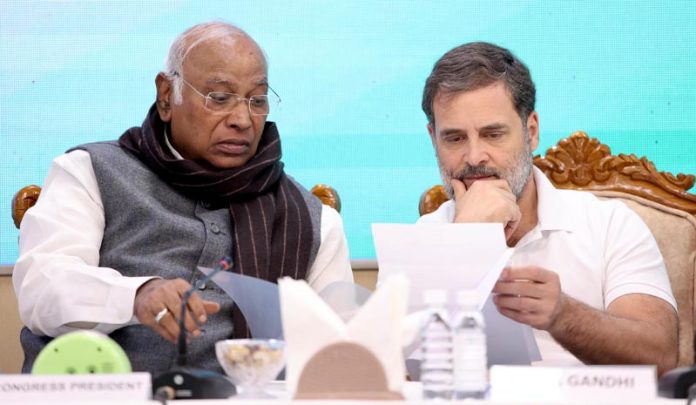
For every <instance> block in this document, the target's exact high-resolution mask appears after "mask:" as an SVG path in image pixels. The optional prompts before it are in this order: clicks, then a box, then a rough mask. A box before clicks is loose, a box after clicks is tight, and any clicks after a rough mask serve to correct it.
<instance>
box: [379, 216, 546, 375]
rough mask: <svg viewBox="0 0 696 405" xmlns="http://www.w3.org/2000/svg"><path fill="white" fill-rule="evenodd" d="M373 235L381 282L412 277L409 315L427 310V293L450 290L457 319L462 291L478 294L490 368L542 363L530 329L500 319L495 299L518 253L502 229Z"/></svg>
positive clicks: (402, 228) (418, 227)
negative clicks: (494, 292)
mask: <svg viewBox="0 0 696 405" xmlns="http://www.w3.org/2000/svg"><path fill="white" fill-rule="evenodd" d="M372 233H373V237H374V241H375V249H376V252H377V262H378V265H379V282H381V281H382V280H386V279H387V278H388V277H390V276H391V275H396V274H403V275H405V276H406V277H408V279H409V280H410V282H411V283H410V285H411V290H410V293H409V295H410V297H412V298H411V300H410V303H409V312H410V313H413V312H415V311H418V310H422V309H424V305H423V301H422V296H423V292H424V291H425V290H428V289H445V290H447V291H448V293H449V297H450V298H449V312H450V315H454V314H455V313H456V302H455V296H456V293H457V291H461V290H476V291H478V294H479V309H480V310H481V311H482V313H483V315H484V319H485V322H486V342H487V345H488V363H489V365H493V364H531V362H533V361H537V360H541V356H540V353H539V348H538V346H537V344H536V340H535V339H534V333H533V331H532V329H531V327H529V326H528V325H523V324H520V323H517V322H515V321H513V320H511V319H509V318H507V317H505V316H503V315H501V314H500V313H499V312H498V309H497V308H496V307H495V305H494V304H493V303H492V301H491V299H490V295H491V290H492V289H493V286H494V285H495V283H496V281H497V280H498V278H499V277H500V273H501V272H502V270H503V268H505V266H506V265H507V263H508V261H509V260H510V257H511V256H512V254H513V252H514V249H511V248H508V246H507V244H506V243H505V234H504V232H503V226H502V224H494V223H472V224H450V223H445V224H438V223H424V224H372ZM416 357H417V354H416ZM411 375H412V376H414V374H413V373H412V372H411Z"/></svg>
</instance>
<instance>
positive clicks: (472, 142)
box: [465, 137, 490, 166]
mask: <svg viewBox="0 0 696 405" xmlns="http://www.w3.org/2000/svg"><path fill="white" fill-rule="evenodd" d="M468 146H469V147H468V150H467V153H466V156H465V159H466V164H467V165H469V166H480V165H484V164H486V163H488V160H489V158H490V157H489V155H488V150H487V147H486V144H485V143H484V142H481V141H480V140H479V139H478V137H471V138H470V139H469V145H468Z"/></svg>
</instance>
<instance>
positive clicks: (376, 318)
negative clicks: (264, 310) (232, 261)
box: [278, 276, 409, 392]
mask: <svg viewBox="0 0 696 405" xmlns="http://www.w3.org/2000/svg"><path fill="white" fill-rule="evenodd" d="M278 286H279V289H280V307H281V318H282V321H283V331H284V335H285V341H286V342H287V347H286V360H287V366H286V374H285V375H286V387H287V389H288V391H290V392H295V390H296V388H297V383H298V379H299V376H300V373H301V372H302V370H303V368H304V366H305V365H306V364H307V362H308V361H309V360H310V359H311V358H312V356H313V355H314V354H316V353H317V352H318V351H319V350H321V349H323V348H324V347H326V346H328V345H330V344H333V343H338V342H353V343H358V344H360V345H362V346H364V347H365V348H366V349H368V350H370V351H371V352H372V354H374V355H375V357H376V358H377V359H378V360H379V362H380V363H381V364H382V366H383V367H384V371H385V373H386V378H387V384H388V388H389V390H390V391H395V392H399V391H401V387H402V385H403V382H404V376H405V373H406V370H405V367H404V357H403V354H402V344H403V327H404V317H405V316H406V310H407V307H408V290H409V286H408V280H407V279H406V277H404V276H395V277H390V278H389V279H388V280H386V281H385V282H383V283H382V284H381V285H380V287H379V288H378V289H377V290H376V291H375V292H374V293H373V294H372V295H371V296H370V298H369V299H368V300H367V302H366V303H365V304H364V305H363V306H362V307H361V308H360V309H359V310H358V311H357V313H356V314H355V315H354V316H353V317H352V318H351V319H350V321H348V322H347V323H344V322H343V321H342V320H341V318H340V317H339V316H338V315H337V314H336V313H335V312H334V311H333V310H332V309H331V308H330V307H329V306H328V305H327V304H326V303H325V302H324V301H323V300H322V299H321V298H320V297H319V296H318V295H317V294H316V293H315V292H314V290H312V289H311V288H310V287H309V285H308V284H307V283H306V282H305V281H302V280H293V279H290V278H287V277H286V278H283V279H280V280H278ZM337 366H338V367H340V365H337Z"/></svg>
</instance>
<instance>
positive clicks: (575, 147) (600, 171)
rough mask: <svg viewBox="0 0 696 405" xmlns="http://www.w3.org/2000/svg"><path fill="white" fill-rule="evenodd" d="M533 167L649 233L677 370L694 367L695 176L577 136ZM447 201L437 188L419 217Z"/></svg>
mask: <svg viewBox="0 0 696 405" xmlns="http://www.w3.org/2000/svg"><path fill="white" fill-rule="evenodd" d="M534 164H535V165H536V166H537V167H538V168H539V169H541V171H543V172H544V174H546V176H547V177H548V178H549V179H550V180H551V182H552V183H553V184H554V185H555V186H556V187H558V188H566V189H575V190H586V191H590V192H592V193H594V194H595V195H597V196H598V197H600V198H618V199H620V200H621V201H623V202H624V203H625V204H626V205H628V206H629V207H630V208H632V209H633V210H634V211H636V213H638V215H640V217H641V218H642V219H643V221H645V223H646V224H647V225H648V227H649V228H650V230H651V231H652V233H653V235H654V236H655V239H656V240H657V244H658V245H659V247H660V251H661V253H662V256H663V257H664V260H665V265H666V267H667V272H668V274H669V279H670V282H671V284H672V291H673V293H674V297H675V299H676V300H677V306H678V310H679V365H680V366H688V365H691V364H693V363H694V300H695V298H696V289H695V282H696V281H695V278H694V276H695V274H696V195H694V194H690V193H688V192H687V191H686V190H689V189H690V188H691V187H692V186H693V185H694V176H693V175H684V174H678V175H677V176H674V175H672V174H671V173H667V172H658V171H657V169H655V165H654V164H653V163H652V162H651V161H650V160H648V159H647V158H646V157H642V158H637V157H636V156H635V155H624V154H619V155H617V156H614V155H612V154H611V150H610V149H609V147H608V146H607V145H604V144H602V143H601V142H600V141H599V140H597V139H596V138H590V137H589V136H587V134H586V133H584V132H575V133H573V134H572V135H570V137H568V138H566V139H562V140H561V141H559V142H558V144H557V145H556V146H554V147H552V148H550V149H549V150H548V151H547V152H546V156H535V157H534ZM448 199H449V198H448V196H447V194H446V192H445V190H444V187H442V186H441V185H438V186H434V187H431V188H430V189H428V190H426V192H424V193H423V195H421V198H420V202H419V205H418V209H419V212H420V214H421V215H424V214H427V213H430V212H433V211H435V210H436V209H437V208H438V207H439V206H440V205H441V204H442V203H443V202H445V201H447V200H448Z"/></svg>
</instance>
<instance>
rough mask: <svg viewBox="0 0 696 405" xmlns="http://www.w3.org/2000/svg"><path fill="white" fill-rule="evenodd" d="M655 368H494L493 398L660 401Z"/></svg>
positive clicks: (508, 399)
mask: <svg viewBox="0 0 696 405" xmlns="http://www.w3.org/2000/svg"><path fill="white" fill-rule="evenodd" d="M656 379H657V371H656V369H655V366H578V367H564V368H561V367H537V366H534V367H529V366H493V367H491V372H490V380H491V399H492V400H496V401H498V400H500V401H519V400H524V401H563V400H575V401H585V400H587V401H592V400H594V401H596V400H599V399H601V400H608V401H613V400H620V401H621V402H625V403H628V402H630V401H638V400H647V399H655V398H657V383H656Z"/></svg>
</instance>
